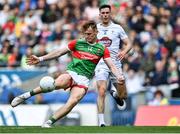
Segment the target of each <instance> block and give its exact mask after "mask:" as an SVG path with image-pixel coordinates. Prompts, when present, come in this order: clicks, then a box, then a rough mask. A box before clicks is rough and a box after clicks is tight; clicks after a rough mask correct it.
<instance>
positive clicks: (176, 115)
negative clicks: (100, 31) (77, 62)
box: [0, 0, 180, 126]
mask: <svg viewBox="0 0 180 134" xmlns="http://www.w3.org/2000/svg"><path fill="white" fill-rule="evenodd" d="M106 3H108V4H111V6H112V19H113V20H114V21H115V22H116V23H119V24H120V25H121V26H122V27H123V28H124V29H125V30H126V32H127V33H128V35H129V38H130V39H131V41H132V43H133V48H134V54H131V55H130V56H129V57H127V58H126V60H125V61H124V64H123V70H124V73H125V76H126V83H127V90H128V100H127V102H128V106H127V109H126V110H124V111H120V110H119V109H118V107H117V105H116V103H115V102H114V100H113V99H112V98H111V96H110V95H109V93H108V92H107V98H106V110H105V114H106V118H105V119H106V122H107V124H111V125H115V126H118V125H124V126H126V125H128V126H134V125H135V126H179V125H180V106H179V105H180V87H179V85H180V0H109V1H108V0H0V17H1V18H0V126H38V125H41V124H42V123H43V122H44V121H45V120H46V119H47V117H48V116H49V115H51V114H52V112H53V111H54V110H55V109H57V108H58V107H59V106H61V105H62V104H63V103H64V102H66V100H67V98H68V92H64V91H54V92H52V93H48V94H42V95H38V96H36V97H33V98H31V99H29V100H27V101H26V105H21V106H19V107H17V108H14V109H12V108H11V107H10V105H9V103H10V102H11V100H12V99H13V98H14V96H17V95H19V94H21V93H23V92H25V91H28V90H31V89H32V88H34V87H36V86H37V85H38V82H39V80H40V78H41V77H42V76H45V75H51V76H53V77H57V76H58V75H59V74H61V73H62V72H64V71H65V69H66V65H67V63H68V62H69V61H71V58H70V56H69V55H65V56H63V57H61V58H60V59H57V60H54V61H51V62H44V63H41V64H39V65H38V66H28V65H27V64H26V63H25V58H26V57H27V56H28V55H31V54H36V55H38V56H41V55H44V54H46V53H48V52H50V51H52V50H53V49H57V48H60V47H62V46H64V45H67V43H68V42H69V41H71V40H73V39H75V38H79V37H80V26H81V24H82V23H83V22H84V21H85V20H91V19H94V20H95V21H97V22H99V18H98V15H99V13H98V12H99V10H98V7H99V5H101V4H106ZM109 88H110V87H109ZM96 97H97V93H96V86H95V81H92V84H91V87H90V88H89V91H88V93H87V95H86V96H85V98H84V99H83V100H82V101H81V103H80V104H78V106H76V107H75V108H74V109H73V111H72V112H71V113H70V114H69V115H67V116H66V117H65V118H64V119H62V120H61V121H59V122H57V123H56V125H72V126H74V125H75V126H81V125H82V126H83V125H85V126H96V125H97V124H98V121H97V108H96Z"/></svg>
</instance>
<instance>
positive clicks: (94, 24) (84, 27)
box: [82, 20, 97, 32]
mask: <svg viewBox="0 0 180 134" xmlns="http://www.w3.org/2000/svg"><path fill="white" fill-rule="evenodd" d="M89 27H91V28H92V29H95V30H97V26H96V22H95V21H92V20H90V21H87V22H86V23H84V25H83V26H82V32H85V31H86V30H87V29H88V28H89Z"/></svg>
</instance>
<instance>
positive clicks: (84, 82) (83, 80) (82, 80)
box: [67, 70, 90, 88]
mask: <svg viewBox="0 0 180 134" xmlns="http://www.w3.org/2000/svg"><path fill="white" fill-rule="evenodd" d="M67 72H68V74H69V75H71V77H72V79H73V80H74V82H75V83H74V84H75V85H80V86H85V87H86V88H88V86H89V83H90V79H88V78H87V77H85V76H82V75H78V74H77V73H76V72H73V71H70V70H67Z"/></svg>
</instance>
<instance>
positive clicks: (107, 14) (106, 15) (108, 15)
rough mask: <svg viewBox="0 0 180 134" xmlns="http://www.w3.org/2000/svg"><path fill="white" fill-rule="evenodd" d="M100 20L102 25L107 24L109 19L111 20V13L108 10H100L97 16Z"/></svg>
mask: <svg viewBox="0 0 180 134" xmlns="http://www.w3.org/2000/svg"><path fill="white" fill-rule="evenodd" d="M99 16H100V18H101V20H102V23H105V24H107V23H109V21H110V18H111V11H110V9H109V8H102V9H101V10H100V14H99Z"/></svg>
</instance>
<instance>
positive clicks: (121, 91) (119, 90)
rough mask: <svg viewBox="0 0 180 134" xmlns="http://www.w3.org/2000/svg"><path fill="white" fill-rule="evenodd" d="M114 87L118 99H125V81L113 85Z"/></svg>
mask: <svg viewBox="0 0 180 134" xmlns="http://www.w3.org/2000/svg"><path fill="white" fill-rule="evenodd" d="M113 85H114V86H115V88H116V90H117V93H118V97H119V99H127V90H126V83H125V80H122V82H121V83H113Z"/></svg>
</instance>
